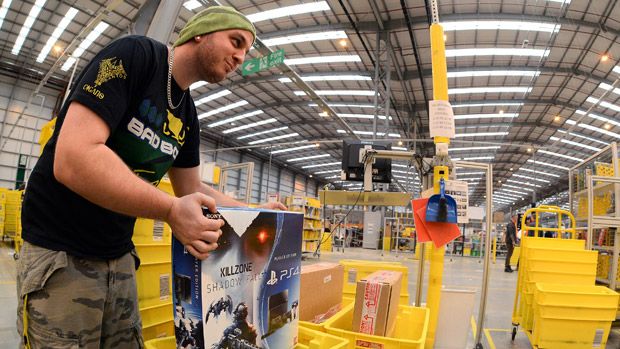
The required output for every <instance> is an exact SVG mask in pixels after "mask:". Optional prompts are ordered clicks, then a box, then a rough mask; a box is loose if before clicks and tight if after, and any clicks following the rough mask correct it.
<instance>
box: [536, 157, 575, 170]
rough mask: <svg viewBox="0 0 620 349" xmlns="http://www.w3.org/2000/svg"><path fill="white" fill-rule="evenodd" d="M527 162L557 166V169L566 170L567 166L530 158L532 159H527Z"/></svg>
mask: <svg viewBox="0 0 620 349" xmlns="http://www.w3.org/2000/svg"><path fill="white" fill-rule="evenodd" d="M527 162H529V163H532V164H535V165H543V166H549V167H553V168H557V169H560V170H566V171H568V167H564V166H560V165H555V164H550V163H548V162H543V161H538V160H532V159H527Z"/></svg>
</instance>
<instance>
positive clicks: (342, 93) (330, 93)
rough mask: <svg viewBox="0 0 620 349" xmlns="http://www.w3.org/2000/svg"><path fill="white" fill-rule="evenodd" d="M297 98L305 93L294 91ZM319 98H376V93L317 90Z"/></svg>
mask: <svg viewBox="0 0 620 349" xmlns="http://www.w3.org/2000/svg"><path fill="white" fill-rule="evenodd" d="M294 92H295V96H305V95H306V92H304V91H294ZM314 92H316V94H317V95H319V96H374V95H375V91H365V90H315V91H314Z"/></svg>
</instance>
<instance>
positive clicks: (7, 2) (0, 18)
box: [0, 0, 13, 27]
mask: <svg viewBox="0 0 620 349" xmlns="http://www.w3.org/2000/svg"><path fill="white" fill-rule="evenodd" d="M12 1H13V0H4V1H2V6H0V27H2V22H4V18H5V17H6V14H7V12H8V11H9V7H11V2H12Z"/></svg>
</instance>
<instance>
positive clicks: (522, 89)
mask: <svg viewBox="0 0 620 349" xmlns="http://www.w3.org/2000/svg"><path fill="white" fill-rule="evenodd" d="M530 92H532V88H531V87H519V86H508V87H506V86H501V87H499V86H498V87H465V88H451V89H448V94H449V95H461V94H466V93H530Z"/></svg>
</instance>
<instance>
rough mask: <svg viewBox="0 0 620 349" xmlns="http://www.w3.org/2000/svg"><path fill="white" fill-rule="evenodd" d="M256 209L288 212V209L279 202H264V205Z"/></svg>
mask: <svg viewBox="0 0 620 349" xmlns="http://www.w3.org/2000/svg"><path fill="white" fill-rule="evenodd" d="M258 208H266V209H268V210H282V211H286V210H288V208H287V207H286V206H284V204H282V203H280V202H266V203H264V204H261V205H258Z"/></svg>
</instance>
